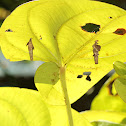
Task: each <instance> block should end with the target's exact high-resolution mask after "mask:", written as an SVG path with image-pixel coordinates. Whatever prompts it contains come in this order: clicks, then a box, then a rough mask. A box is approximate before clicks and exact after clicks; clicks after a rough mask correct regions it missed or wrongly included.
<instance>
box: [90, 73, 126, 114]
mask: <svg viewBox="0 0 126 126" xmlns="http://www.w3.org/2000/svg"><path fill="white" fill-rule="evenodd" d="M118 77H119V76H118V75H117V74H116V73H115V74H113V76H112V77H110V78H109V79H108V81H107V82H106V83H105V85H104V86H103V87H102V89H101V90H100V92H99V94H98V95H97V96H96V97H95V98H94V100H93V102H92V104H91V109H92V110H106V111H115V112H126V107H125V106H126V103H125V102H124V101H123V100H122V99H121V98H120V96H119V95H118V94H117V92H116V90H115V87H114V84H113V82H114V81H115V79H116V78H118Z"/></svg>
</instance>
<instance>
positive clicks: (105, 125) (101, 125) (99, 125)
mask: <svg viewBox="0 0 126 126" xmlns="http://www.w3.org/2000/svg"><path fill="white" fill-rule="evenodd" d="M91 124H92V125H93V126H125V125H123V124H117V123H112V122H105V121H95V122H92V123H91Z"/></svg>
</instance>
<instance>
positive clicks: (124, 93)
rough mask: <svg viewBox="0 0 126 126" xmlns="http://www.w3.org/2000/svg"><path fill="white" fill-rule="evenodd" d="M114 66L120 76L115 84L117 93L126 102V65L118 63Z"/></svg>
mask: <svg viewBox="0 0 126 126" xmlns="http://www.w3.org/2000/svg"><path fill="white" fill-rule="evenodd" d="M113 66H114V69H115V71H116V73H117V74H118V75H119V78H117V79H116V80H115V82H114V84H115V88H116V91H117V92H118V94H119V96H120V97H121V98H122V99H123V100H124V101H125V102H126V64H124V63H122V62H119V61H116V62H115V63H114V64H113Z"/></svg>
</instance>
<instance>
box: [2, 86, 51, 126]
mask: <svg viewBox="0 0 126 126" xmlns="http://www.w3.org/2000/svg"><path fill="white" fill-rule="evenodd" d="M0 124H1V125H2V126H14V125H15V126H36V125H37V126H45V125H46V126H50V125H51V119H50V114H49V111H48V108H47V105H46V104H45V103H44V102H43V101H42V100H41V96H40V94H39V93H38V92H37V91H33V90H30V89H29V90H28V89H20V88H10V87H1V88H0Z"/></svg>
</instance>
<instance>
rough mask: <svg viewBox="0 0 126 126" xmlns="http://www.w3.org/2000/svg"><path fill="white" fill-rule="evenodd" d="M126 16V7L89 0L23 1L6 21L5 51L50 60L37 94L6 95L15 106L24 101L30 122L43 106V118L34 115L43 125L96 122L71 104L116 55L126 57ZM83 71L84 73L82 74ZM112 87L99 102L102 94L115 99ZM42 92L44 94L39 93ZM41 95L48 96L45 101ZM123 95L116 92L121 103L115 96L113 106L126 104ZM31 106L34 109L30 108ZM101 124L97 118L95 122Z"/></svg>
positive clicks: (13, 58) (39, 78)
mask: <svg viewBox="0 0 126 126" xmlns="http://www.w3.org/2000/svg"><path fill="white" fill-rule="evenodd" d="M15 17H16V20H15ZM125 20H126V12H125V11H124V10H123V9H121V8H118V7H115V6H112V5H109V4H104V3H100V2H95V1H88V0H83V1H82V0H74V1H72V0H69V1H68V0H40V1H32V2H28V3H27V4H23V5H21V6H19V7H18V8H16V9H15V10H14V11H13V12H12V13H11V15H10V16H8V17H7V19H6V20H5V21H4V23H3V24H2V27H1V30H0V37H1V39H0V45H1V49H2V52H3V54H4V55H5V57H6V58H7V59H9V60H10V61H19V60H29V59H31V60H32V59H33V60H34V61H35V60H42V61H44V62H46V63H44V64H42V65H41V66H40V67H39V68H38V70H37V71H36V74H35V84H36V87H37V89H38V92H36V93H34V94H36V95H37V98H34V96H33V95H30V93H27V95H28V96H29V95H30V97H28V98H27V96H25V93H24V92H25V91H24V89H23V91H24V92H23V94H24V95H23V96H24V97H25V98H24V99H20V97H17V96H16V95H15V96H16V98H14V99H11V98H9V97H8V95H7V96H6V95H4V98H5V99H8V100H10V101H9V102H12V103H13V104H14V105H15V106H18V105H19V108H20V110H21V111H22V113H23V114H24V117H25V118H26V119H27V123H29V124H28V125H30V126H32V125H34V124H36V123H34V122H32V121H33V118H34V117H33V116H34V109H35V110H36V111H37V112H38V111H39V112H40V114H38V113H35V115H36V116H38V115H39V116H40V115H41V112H42V114H45V115H41V120H40V118H39V116H38V117H37V118H35V120H36V121H37V122H39V124H40V125H45V123H47V124H46V125H47V126H48V125H51V126H53V125H54V126H59V125H60V126H61V125H63V126H65V125H66V126H67V125H68V123H69V125H70V126H73V123H74V125H75V126H76V125H77V126H79V125H80V126H81V125H86V126H91V124H90V123H89V122H88V121H86V119H85V118H83V117H82V116H81V115H80V114H79V113H77V112H75V111H74V110H72V112H71V108H70V104H71V103H73V102H75V101H76V100H77V99H79V98H80V97H81V96H82V95H83V94H84V93H86V92H87V91H88V90H89V89H90V88H91V87H92V86H93V85H94V84H95V83H96V82H97V81H99V80H100V79H101V78H102V77H103V76H104V75H105V74H106V73H107V72H109V71H110V70H111V69H112V67H113V66H112V63H113V62H114V61H116V60H117V59H118V60H120V61H125V58H124V57H125V46H126V42H125V40H126V36H125V33H126V32H125V31H126V30H125V29H126V24H124V22H125ZM87 26H88V28H86V27H87ZM92 26H93V27H92ZM89 28H90V29H89ZM8 50H9V51H8ZM84 72H90V73H91V74H90V75H89V76H90V80H88V79H86V78H87V75H83V73H84ZM78 75H82V78H78ZM103 88H104V87H103ZM107 88H108V87H107ZM107 88H106V87H105V88H104V91H103V92H104V95H103V93H101V94H102V96H101V95H99V96H98V97H99V99H98V100H96V103H97V107H98V108H100V107H102V108H101V109H103V108H104V104H103V102H99V101H100V100H101V98H102V99H103V100H104V102H106V103H108V101H109V102H111V101H112V99H113V97H112V96H110V97H108V94H107V93H106V92H107V91H106V90H107ZM7 89H8V88H4V91H3V92H4V93H5V92H7ZM13 89H14V88H13ZM1 90H2V89H1ZM14 90H19V89H14ZM20 90H22V89H20ZM28 92H33V91H31V90H28ZM0 93H2V91H1V92H0ZM39 93H40V94H41V96H38V95H40V94H39ZM5 94H6V93H5ZM10 94H12V95H14V94H17V91H16V92H12V90H11V92H10ZM1 96H2V95H1ZM117 97H118V96H117ZM32 99H33V103H35V104H36V103H38V104H39V105H38V106H41V107H38V106H37V108H36V105H34V104H33V103H32V102H31V101H32ZM36 99H37V100H36ZM40 99H43V100H44V101H45V102H46V103H45V104H46V105H45V104H44V105H45V106H44V105H43V104H42V103H43V102H42V101H41V100H40ZM110 99H111V101H110ZM18 100H19V102H18ZM120 100H121V99H120ZM120 100H119V98H116V99H115V102H116V103H115V104H116V105H115V104H114V103H112V102H111V104H110V105H109V107H110V106H111V105H112V106H113V107H112V110H115V109H117V105H122V107H121V108H119V109H117V110H119V111H122V109H123V106H124V104H122V103H120ZM20 101H21V103H20ZM25 101H27V102H29V101H30V102H29V103H28V104H31V105H32V106H33V107H35V108H34V109H33V110H32V109H31V107H29V106H28V105H25ZM39 102H42V103H41V104H42V105H41V104H40V103H39ZM98 102H99V103H100V104H98ZM3 104H4V103H3ZM93 104H94V106H95V107H96V105H95V103H93ZM22 106H23V107H22ZM92 106H93V105H92ZM115 106H116V107H115ZM26 108H28V109H29V111H27V112H26ZM45 108H46V109H45ZM105 109H106V107H105ZM123 111H125V110H123ZM32 113H33V114H32ZM61 113H62V114H61ZM25 114H26V115H25ZM66 115H68V119H67V118H66ZM61 116H62V118H61ZM72 116H73V120H72ZM46 117H47V118H46ZM22 118H23V117H22ZM47 120H48V122H47ZM50 120H52V121H51V122H50ZM60 123H61V124H60ZM104 123H106V122H104ZM95 124H96V123H95ZM102 124H103V122H102ZM102 124H101V123H99V122H98V123H97V124H96V125H102ZM107 124H108V123H107ZM24 125H25V124H24ZM37 126H38V123H37Z"/></svg>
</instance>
